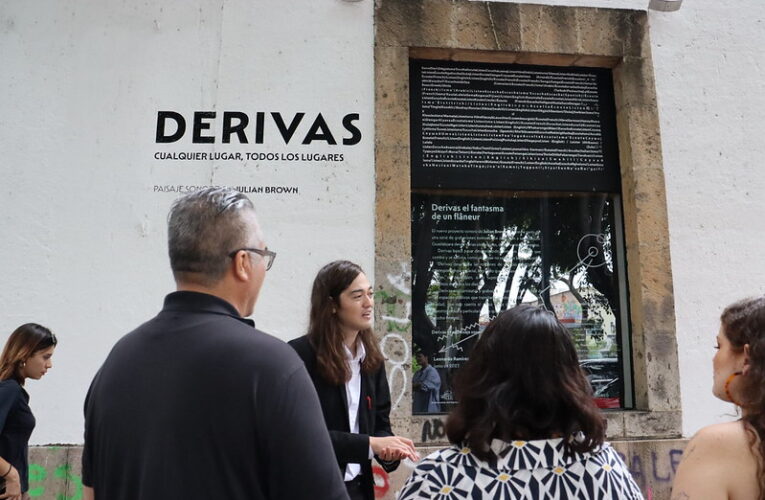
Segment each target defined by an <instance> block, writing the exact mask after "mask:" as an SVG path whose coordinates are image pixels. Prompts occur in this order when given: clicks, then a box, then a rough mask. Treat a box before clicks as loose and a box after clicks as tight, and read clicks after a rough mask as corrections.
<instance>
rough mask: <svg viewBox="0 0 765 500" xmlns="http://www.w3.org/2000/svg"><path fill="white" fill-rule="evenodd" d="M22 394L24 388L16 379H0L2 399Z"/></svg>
mask: <svg viewBox="0 0 765 500" xmlns="http://www.w3.org/2000/svg"><path fill="white" fill-rule="evenodd" d="M22 394H24V388H23V387H21V384H19V383H18V382H17V381H16V380H14V379H12V378H9V379H6V380H0V397H2V399H3V400H6V401H7V400H10V399H12V398H14V397H19V396H21V395H22Z"/></svg>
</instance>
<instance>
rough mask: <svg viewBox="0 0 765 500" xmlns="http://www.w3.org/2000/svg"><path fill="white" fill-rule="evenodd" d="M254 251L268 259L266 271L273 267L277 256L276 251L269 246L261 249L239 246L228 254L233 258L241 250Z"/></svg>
mask: <svg viewBox="0 0 765 500" xmlns="http://www.w3.org/2000/svg"><path fill="white" fill-rule="evenodd" d="M242 251H244V252H252V253H256V254H258V255H260V256H262V257H263V258H264V259H266V271H268V270H269V269H271V266H272V265H274V259H275V258H276V252H272V251H271V250H269V249H268V248H266V249H264V250H261V249H260V248H237V249H236V250H234V251H233V252H231V253H230V254H228V256H229V258H233V257H234V255H236V254H237V253H239V252H242Z"/></svg>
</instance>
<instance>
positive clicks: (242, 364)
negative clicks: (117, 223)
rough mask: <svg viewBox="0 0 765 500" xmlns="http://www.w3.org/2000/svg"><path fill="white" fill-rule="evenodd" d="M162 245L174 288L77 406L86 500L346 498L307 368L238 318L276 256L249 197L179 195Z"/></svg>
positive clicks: (214, 191)
mask: <svg viewBox="0 0 765 500" xmlns="http://www.w3.org/2000/svg"><path fill="white" fill-rule="evenodd" d="M168 243H169V253H170V265H171V267H172V270H173V276H174V277H175V281H176V283H177V289H178V291H176V292H174V293H171V294H170V295H168V296H167V297H166V298H165V305H164V308H163V309H162V311H160V313H159V314H158V315H157V316H156V317H155V318H153V319H151V320H149V321H148V322H147V323H145V324H143V325H142V326H140V327H138V328H137V329H136V330H134V331H133V332H131V333H129V334H127V335H126V336H125V337H123V338H122V339H121V340H120V341H119V342H117V344H116V345H115V346H114V348H113V349H112V351H111V353H110V354H109V356H108V357H107V359H106V361H105V362H104V364H103V366H102V367H101V369H100V370H99V372H98V374H96V377H95V378H94V379H93V382H92V384H91V387H90V390H89V391H88V396H87V398H86V400H85V448H84V450H83V458H82V468H83V475H82V481H83V484H84V485H85V486H86V488H85V498H86V499H88V498H96V499H97V500H148V499H163V500H165V499H178V500H181V499H182V500H193V499H200V500H201V499H205V500H208V499H211V498H212V499H226V500H253V499H285V500H287V499H289V500H293V499H302V498H304V499H308V498H311V499H313V498H326V499H345V498H347V496H346V492H345V487H344V486H343V482H342V478H341V477H340V474H339V472H338V468H337V463H336V460H335V457H334V454H333V452H332V445H331V444H330V441H329V436H328V433H327V430H326V427H325V425H324V420H323V417H322V414H321V409H320V406H319V401H318V398H317V396H316V393H315V391H314V388H313V385H312V383H311V381H310V379H309V377H308V374H307V373H306V371H305V368H304V366H303V363H302V362H301V361H300V358H298V357H297V355H295V353H294V351H293V350H292V349H291V348H290V347H289V346H288V345H287V344H285V343H283V342H281V341H280V340H277V339H275V338H273V337H271V336H269V335H267V334H265V333H263V332H260V331H258V330H256V329H254V324H253V323H252V322H251V321H250V320H247V319H244V318H243V316H249V315H250V314H252V311H253V309H254V307H255V302H256V300H257V298H258V293H259V292H260V288H261V286H262V284H263V279H264V278H265V274H266V271H267V270H268V269H269V268H270V267H271V264H272V263H273V259H274V257H275V256H276V254H274V253H273V252H271V251H269V250H268V249H267V248H266V245H265V242H264V240H263V235H262V233H261V231H260V228H259V226H258V222H257V219H256V217H255V210H254V208H253V206H252V203H251V202H250V200H249V199H247V197H246V196H244V195H242V194H241V193H239V192H237V191H234V190H229V189H220V188H209V189H205V190H201V191H197V192H195V193H193V194H190V195H187V196H184V197H183V198H180V199H178V200H177V201H176V202H175V204H174V205H173V207H172V209H171V211H170V216H169V218H168Z"/></svg>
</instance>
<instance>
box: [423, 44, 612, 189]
mask: <svg viewBox="0 0 765 500" xmlns="http://www.w3.org/2000/svg"><path fill="white" fill-rule="evenodd" d="M409 69H410V73H409V74H410V109H411V111H410V113H411V117H410V120H411V121H410V124H411V154H412V188H457V189H459V188H464V189H484V188H492V189H514V190H565V191H600V192H611V193H618V192H620V191H621V183H620V177H619V154H618V148H617V137H616V121H615V107H614V91H613V83H612V76H611V71H610V70H609V69H605V68H580V67H552V66H528V65H521V64H492V63H471V62H455V61H431V60H419V59H412V60H410V68H409Z"/></svg>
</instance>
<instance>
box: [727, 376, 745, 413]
mask: <svg viewBox="0 0 765 500" xmlns="http://www.w3.org/2000/svg"><path fill="white" fill-rule="evenodd" d="M739 375H741V372H733V373H731V374H730V375H728V378H726V379H725V396H726V397H727V398H728V401H730V402H731V403H733V404H734V405H736V406H741V403H739V402H738V401H736V400H735V399H733V395H732V394H731V393H730V384H731V382H733V379H734V378H736V377H738V376H739Z"/></svg>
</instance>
